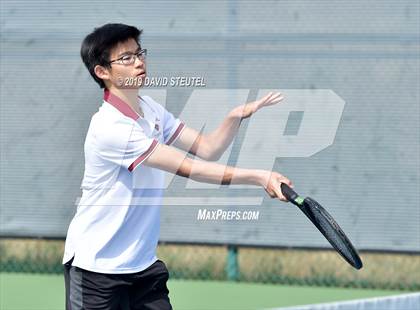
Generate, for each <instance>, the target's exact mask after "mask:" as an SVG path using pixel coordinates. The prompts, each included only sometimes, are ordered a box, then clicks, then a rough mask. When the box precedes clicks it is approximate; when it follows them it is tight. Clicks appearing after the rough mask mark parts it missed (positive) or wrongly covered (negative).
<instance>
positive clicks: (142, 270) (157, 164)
mask: <svg viewBox="0 0 420 310" xmlns="http://www.w3.org/2000/svg"><path fill="white" fill-rule="evenodd" d="M140 35H141V30H138V29H137V28H136V27H132V26H128V25H124V24H106V25H104V26H102V27H100V28H96V29H95V30H94V31H93V32H92V33H90V34H89V35H88V36H87V37H86V38H85V39H84V41H83V43H82V47H81V57H82V60H83V62H84V64H85V65H86V67H87V69H88V70H89V73H90V74H91V75H92V77H93V79H94V80H95V81H96V82H97V83H98V84H99V86H100V87H101V88H104V98H103V99H104V100H103V103H102V105H101V107H100V108H99V111H98V112H97V113H96V114H95V115H93V117H92V120H91V122H90V126H89V130H88V133H87V136H86V141H85V145H84V149H85V173H84V177H83V181H82V185H81V188H82V191H83V193H82V198H81V200H80V202H79V205H78V207H77V212H76V214H75V216H74V218H73V220H72V222H71V224H70V227H69V229H68V233H67V239H66V246H65V253H64V258H63V264H64V275H65V287H66V309H72V310H75V309H157V310H165V309H172V307H171V304H170V300H169V296H168V293H169V292H168V288H167V286H166V282H167V280H168V270H167V269H166V266H165V264H164V263H163V262H162V261H161V260H159V259H158V258H157V257H156V247H157V243H158V239H159V215H160V204H161V199H162V194H163V190H162V188H163V183H164V172H165V171H167V172H170V173H174V174H177V175H179V176H183V177H188V178H191V179H193V180H196V181H200V182H208V183H216V184H217V183H219V184H230V183H235V184H253V185H259V186H261V187H263V188H264V189H265V191H266V192H267V193H268V194H269V195H270V197H272V198H279V199H280V200H285V198H284V197H283V196H282V194H281V191H280V184H281V183H286V184H288V185H291V182H290V181H289V180H288V179H287V178H286V177H284V176H282V175H281V174H279V173H276V172H271V171H264V170H251V169H240V168H234V167H229V166H225V165H220V164H217V163H215V162H211V161H214V160H217V159H218V158H219V157H220V156H221V155H222V153H223V152H224V151H225V149H226V148H227V147H228V146H229V144H230V143H231V142H232V140H233V137H234V136H235V134H236V133H237V131H238V127H239V125H240V122H241V120H242V119H244V118H247V117H250V116H251V115H252V114H253V113H255V112H256V111H257V110H258V109H260V108H261V107H264V106H268V105H273V104H276V103H278V102H280V101H281V100H282V99H283V97H282V95H281V94H280V93H270V94H268V95H267V96H265V97H263V98H261V99H259V100H257V101H254V102H250V103H248V104H245V105H240V106H238V107H237V108H235V109H233V110H232V111H231V112H230V113H229V114H228V115H227V117H226V118H225V119H224V120H223V122H222V123H221V124H220V126H219V127H218V128H217V129H216V130H215V131H213V132H211V133H208V134H200V133H199V132H198V131H196V130H194V129H192V128H189V127H187V126H186V125H185V124H184V123H183V122H181V121H180V120H179V119H177V118H175V117H174V116H173V115H172V114H171V113H170V112H168V111H167V110H166V109H165V108H164V107H162V106H161V105H160V104H159V103H157V102H155V101H154V100H153V99H152V98H150V97H147V96H142V95H141V94H140V95H139V88H140V86H141V83H142V81H144V79H145V77H146V50H145V49H143V47H142V46H141V45H140V43H139V37H140ZM126 81H128V83H127V84H130V85H129V86H130V87H125V86H126V85H125V83H126ZM132 81H135V83H132ZM133 86H135V87H133ZM216 104H217V103H215V105H216ZM215 108H217V107H215ZM176 148H179V149H181V150H185V151H187V152H189V153H191V154H194V155H196V156H197V157H199V158H201V159H203V160H199V159H191V158H189V157H185V155H184V153H183V152H181V151H178V150H177V149H176Z"/></svg>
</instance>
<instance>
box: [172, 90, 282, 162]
mask: <svg viewBox="0 0 420 310" xmlns="http://www.w3.org/2000/svg"><path fill="white" fill-rule="evenodd" d="M283 98H284V97H283V95H282V94H281V93H269V94H268V95H266V96H264V97H262V98H261V99H259V100H257V101H254V102H250V103H247V104H243V105H240V106H237V107H236V108H234V109H233V110H232V111H230V112H229V114H228V115H227V116H226V118H225V119H224V120H223V121H222V123H221V124H220V126H219V127H218V128H216V129H215V130H214V131H213V132H211V133H209V134H200V133H199V132H198V131H196V130H194V129H192V128H188V127H186V128H185V129H184V130H183V132H182V133H181V135H180V136H179V138H178V140H177V141H176V142H175V144H174V145H175V146H176V147H178V148H180V149H183V150H185V151H187V152H189V153H191V154H194V155H197V156H198V157H200V158H202V159H204V160H211V161H214V160H218V159H219V158H220V157H221V156H222V155H223V153H224V152H225V151H226V149H227V148H228V146H229V145H230V144H231V143H232V141H233V138H234V137H235V136H236V134H237V133H238V130H239V126H240V125H241V122H242V120H243V119H245V118H248V117H250V116H251V115H252V114H254V113H255V112H256V111H258V110H259V109H260V108H262V107H265V106H269V105H274V104H276V103H278V102H280V101H281V100H283Z"/></svg>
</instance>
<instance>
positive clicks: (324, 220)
mask: <svg viewBox="0 0 420 310" xmlns="http://www.w3.org/2000/svg"><path fill="white" fill-rule="evenodd" d="M280 187H281V191H282V193H283V195H284V197H286V199H287V200H288V201H290V202H291V203H293V204H294V205H296V206H298V207H299V209H300V210H301V211H302V212H303V213H304V214H305V215H306V216H307V217H308V218H309V219H310V220H311V222H312V223H313V224H314V225H315V226H316V228H318V230H319V231H320V232H321V233H322V234H323V235H324V237H325V238H326V239H327V240H328V242H329V243H330V244H331V245H332V246H333V248H334V249H335V250H336V251H337V252H338V253H339V254H340V255H341V256H342V257H343V258H344V259H345V260H346V261H347V262H348V263H349V264H350V265H352V266H353V267H354V268H356V269H360V268H362V267H363V263H362V260H361V259H360V257H359V254H358V253H357V251H356V249H355V248H354V246H353V245H352V244H351V242H350V240H349V238H347V236H346V235H345V234H344V231H343V230H342V229H341V228H340V226H338V224H337V222H336V221H335V220H334V219H333V217H332V216H331V215H330V214H329V213H328V212H327V210H325V209H324V208H323V207H322V206H321V205H320V204H319V203H318V202H316V201H315V200H314V199H312V198H310V197H306V198H302V197H300V196H299V195H298V194H297V193H296V192H295V191H294V190H293V189H291V188H290V187H289V186H288V185H287V184H285V183H282V184H281V186H280Z"/></svg>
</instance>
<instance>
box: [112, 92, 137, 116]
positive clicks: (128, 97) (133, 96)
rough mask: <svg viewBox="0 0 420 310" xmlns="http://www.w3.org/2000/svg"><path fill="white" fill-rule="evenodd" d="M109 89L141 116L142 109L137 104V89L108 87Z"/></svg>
mask: <svg viewBox="0 0 420 310" xmlns="http://www.w3.org/2000/svg"><path fill="white" fill-rule="evenodd" d="M109 91H110V92H111V93H113V94H114V95H116V96H118V97H119V98H120V99H121V100H123V101H124V102H126V103H127V104H128V105H129V106H130V108H132V109H133V110H134V111H135V112H136V113H137V114H139V115H140V116H142V117H143V111H142V110H141V108H140V106H139V99H138V89H121V88H116V87H110V88H109Z"/></svg>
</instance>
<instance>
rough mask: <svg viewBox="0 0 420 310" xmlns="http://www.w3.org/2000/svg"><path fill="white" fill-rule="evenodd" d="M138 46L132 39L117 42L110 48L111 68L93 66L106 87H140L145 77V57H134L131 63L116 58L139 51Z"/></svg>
mask: <svg viewBox="0 0 420 310" xmlns="http://www.w3.org/2000/svg"><path fill="white" fill-rule="evenodd" d="M140 49H141V48H140V46H138V44H137V42H136V41H135V40H134V39H129V40H127V41H125V42H122V43H119V44H118V45H117V46H116V47H114V48H113V49H112V50H111V53H110V59H109V60H110V61H113V62H112V63H111V64H110V66H111V68H105V67H102V66H99V65H98V66H96V67H95V73H96V75H97V76H98V77H99V78H101V79H102V80H104V82H105V85H106V86H107V88H108V89H111V88H113V87H117V88H129V89H133V88H137V89H138V88H140V87H141V85H143V83H144V79H145V78H146V63H145V59H144V58H141V59H139V58H138V57H134V59H135V61H134V63H133V64H123V63H122V62H121V61H119V60H118V59H121V57H123V56H127V55H132V54H134V53H137V52H138V51H140Z"/></svg>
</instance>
